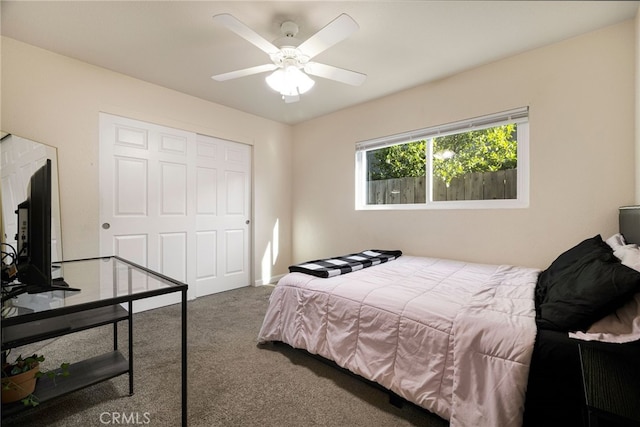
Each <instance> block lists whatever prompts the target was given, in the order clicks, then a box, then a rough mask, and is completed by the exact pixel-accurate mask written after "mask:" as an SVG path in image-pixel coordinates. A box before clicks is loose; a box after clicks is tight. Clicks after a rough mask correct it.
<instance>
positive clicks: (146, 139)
mask: <svg viewBox="0 0 640 427" xmlns="http://www.w3.org/2000/svg"><path fill="white" fill-rule="evenodd" d="M200 139H201V137H197V136H196V134H194V133H191V132H185V131H181V130H178V129H170V128H166V127H162V126H158V125H154V124H150V123H145V122H140V121H136V120H131V119H126V118H123V117H118V116H112V115H108V114H101V115H100V196H101V197H100V198H101V207H100V223H101V232H100V233H101V239H100V245H101V252H102V254H103V255H112V254H115V255H119V256H121V257H123V258H126V259H129V260H131V261H133V262H135V263H138V264H140V265H143V266H145V267H148V268H150V269H152V270H155V271H158V272H160V273H162V274H164V275H167V276H169V277H172V278H175V279H177V280H180V281H182V282H186V283H188V284H189V298H195V297H196V296H198V295H200V294H201V293H200V291H199V282H200V281H201V278H203V277H204V278H206V279H207V280H209V282H212V283H214V284H215V286H217V288H216V287H215V286H214V289H217V290H224V289H226V288H225V285H218V284H217V283H218V282H220V280H218V279H219V278H220V277H221V275H220V274H219V273H218V271H219V270H218V269H217V265H218V261H217V260H218V259H219V258H220V256H221V255H220V254H221V253H225V254H226V252H227V249H226V248H224V247H221V246H220V244H221V243H223V242H221V241H220V239H212V238H211V236H214V235H215V236H216V237H217V236H219V235H220V234H219V233H220V229H219V228H216V227H219V225H216V224H218V223H222V222H224V221H222V220H220V219H219V218H218V215H217V212H219V211H217V212H216V215H215V218H214V221H209V222H204V221H203V220H202V219H201V217H202V216H203V215H202V214H200V211H201V210H203V209H204V210H205V211H207V210H208V209H209V206H210V205H211V203H212V197H214V196H216V197H217V194H219V193H220V191H221V190H220V187H221V185H226V180H227V177H226V176H224V175H223V176H222V177H220V176H218V175H217V174H216V175H214V174H213V173H211V170H212V169H213V170H215V169H216V167H213V168H211V167H210V165H207V163H206V162H204V161H203V160H202V157H203V154H202V153H203V151H206V150H204V148H206V147H207V143H206V142H205V143H203V142H202V141H200ZM225 143H226V142H225ZM203 144H204V147H203V148H201V145H203ZM229 144H231V145H233V144H235V143H229ZM235 145H238V146H240V147H241V148H243V149H244V148H245V147H246V149H247V150H248V149H249V147H247V146H245V145H242V144H235ZM210 151H211V150H210ZM210 151H209V153H210ZM248 153H250V150H249V151H248ZM206 154H207V153H206V152H205V156H204V157H206ZM248 161H249V165H250V155H249V156H248ZM203 163H204V164H205V166H208V167H209V169H206V168H205V169H203V167H202V166H201V164H203ZM247 173H248V174H250V169H248V170H247ZM248 181H249V183H250V180H248ZM248 193H250V192H248ZM247 204H248V202H247ZM249 211H250V210H245V212H247V213H248V212H249ZM207 215H209V216H210V214H207ZM244 220H245V221H248V220H249V217H248V216H247V217H246V218H244ZM203 222H204V224H203ZM213 225H216V226H215V227H214V226H213ZM248 230H249V229H248V228H247V229H246V230H245V231H246V233H245V234H248ZM247 239H248V236H247ZM248 241H249V240H248ZM248 256H249V248H248V245H245V247H244V252H243V253H242V257H243V261H242V262H243V266H248V265H250V264H249V263H248ZM212 265H213V266H216V268H215V269H214V270H213V271H212V270H211V266H212ZM245 270H246V267H245ZM136 283H137V286H145V283H144V282H141V281H138V282H136ZM248 284H249V275H248V274H247V276H246V279H245V280H243V281H239V282H238V283H237V284H236V285H237V286H236V287H240V286H247V285H248ZM211 286H213V285H211ZM215 291H216V290H214V292H215ZM178 299H179V294H175V295H173V294H170V295H167V296H163V297H157V298H154V299H153V300H151V301H150V302H151V305H143V304H140V303H142V301H140V302H138V303H137V304H136V307H135V308H136V311H140V310H144V309H148V308H153V307H159V306H162V305H166V304H170V303H175V302H177V301H178ZM145 301H146V300H145Z"/></svg>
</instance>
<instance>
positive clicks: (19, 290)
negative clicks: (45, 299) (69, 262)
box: [2, 278, 80, 303]
mask: <svg viewBox="0 0 640 427" xmlns="http://www.w3.org/2000/svg"><path fill="white" fill-rule="evenodd" d="M10 286H11V288H12V289H11V290H10V291H8V292H3V293H2V302H3V303H4V302H5V301H8V300H10V299H11V298H15V297H17V296H19V295H22V294H40V293H43V292H53V291H67V292H80V289H78V288H72V287H71V286H69V284H67V283H66V282H65V281H64V279H62V278H59V279H54V280H53V284H52V285H48V286H40V285H27V284H15V285H10Z"/></svg>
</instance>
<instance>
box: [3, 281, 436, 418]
mask: <svg viewBox="0 0 640 427" xmlns="http://www.w3.org/2000/svg"><path fill="white" fill-rule="evenodd" d="M272 289H273V287H272V286H261V287H247V288H241V289H236V290H233V291H227V292H222V293H219V294H214V295H210V296H206V297H201V298H198V299H197V300H194V301H190V302H189V303H188V414H189V415H188V420H189V426H193V427H214V426H248V427H250V426H267V427H268V426H356V427H357V426H363V427H371V426H425V427H445V426H448V423H447V422H446V421H444V420H442V419H441V418H439V417H437V416H435V415H432V414H430V413H428V412H427V411H424V410H422V409H420V408H418V407H416V406H414V405H411V404H408V403H405V404H404V405H403V406H402V407H401V408H398V407H395V406H393V405H391V404H390V403H389V398H388V395H387V393H386V392H384V391H382V390H380V389H378V388H376V387H373V386H372V385H370V384H368V383H366V382H364V381H362V380H360V379H358V378H355V377H354V376H352V375H349V374H347V373H345V372H342V371H340V370H338V369H336V368H334V367H332V366H329V365H328V364H326V363H324V362H322V361H319V360H317V359H315V358H314V357H311V356H310V355H309V354H307V353H305V352H303V351H300V350H295V349H292V348H290V347H288V346H286V345H271V344H267V345H261V346H258V345H257V343H256V337H257V335H258V331H259V329H260V326H261V324H262V318H263V316H264V313H265V311H266V308H267V305H268V299H269V295H270V293H271V290H272ZM112 333H113V328H112V327H111V326H104V327H99V328H95V329H91V330H88V331H83V332H79V333H76V334H72V335H67V336H64V337H60V338H56V339H53V340H48V341H44V342H40V343H36V344H32V345H30V346H27V348H21V349H16V350H14V355H15V354H19V353H23V354H26V353H28V352H31V353H32V352H34V351H37V352H40V353H43V354H44V355H45V356H46V358H47V360H46V361H45V362H44V368H47V367H54V366H58V365H59V364H60V363H62V362H74V361H78V360H82V359H85V358H87V357H91V356H94V355H98V354H101V353H104V352H108V351H110V350H111V347H112ZM118 337H119V342H120V343H119V347H120V348H121V350H122V351H123V353H125V354H126V353H127V352H126V349H127V341H126V340H127V324H126V322H121V323H120V324H119V329H118ZM133 342H134V348H133V353H134V354H133V357H134V394H133V395H132V396H129V395H128V376H127V375H122V376H120V377H117V378H114V379H112V380H109V381H106V382H103V383H100V384H96V385H94V386H91V387H88V388H86V389H83V390H80V391H78V392H75V393H72V394H69V395H67V396H64V397H61V398H58V399H55V400H52V401H50V402H46V403H43V404H41V405H39V406H38V407H36V408H34V409H31V410H29V411H26V412H24V413H21V414H19V415H17V416H14V417H12V418H9V419H4V418H6V417H3V420H2V425H3V426H20V427H30V426H34V427H35V426H37V427H42V426H55V427H67V426H83V427H85V426H104V425H147V426H158V427H166V426H179V425H180V409H181V400H180V306H179V305H175V306H169V307H164V308H160V309H155V310H149V311H146V312H142V313H138V314H136V315H134V328H133Z"/></svg>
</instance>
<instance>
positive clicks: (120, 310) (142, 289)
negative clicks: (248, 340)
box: [2, 256, 188, 426]
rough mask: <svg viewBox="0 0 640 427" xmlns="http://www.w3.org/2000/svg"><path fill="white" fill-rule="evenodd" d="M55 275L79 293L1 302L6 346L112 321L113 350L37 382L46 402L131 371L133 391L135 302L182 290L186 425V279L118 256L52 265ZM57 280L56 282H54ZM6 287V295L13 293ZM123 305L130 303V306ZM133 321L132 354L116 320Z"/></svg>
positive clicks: (11, 409)
mask: <svg viewBox="0 0 640 427" xmlns="http://www.w3.org/2000/svg"><path fill="white" fill-rule="evenodd" d="M53 276H54V278H58V280H59V279H60V278H64V282H66V283H67V284H68V285H69V286H71V287H72V288H78V289H80V291H79V292H77V291H52V292H42V293H36V294H27V293H23V294H20V295H18V296H15V297H13V298H10V299H8V300H6V301H5V302H4V303H3V304H2V350H3V351H4V350H8V349H11V348H14V347H19V346H23V345H26V344H30V343H34V342H37V341H42V340H45V339H49V338H54V337H58V336H62V335H67V334H71V333H74V332H78V331H81V330H85V329H90V328H95V327H98V326H103V325H108V324H113V335H114V339H113V342H114V345H113V347H114V348H113V351H112V352H110V353H106V354H103V355H100V356H97V357H94V358H92V359H88V360H85V361H81V362H78V363H75V364H72V365H71V366H70V367H69V372H70V375H69V376H68V377H59V378H57V379H56V383H55V384H52V383H51V384H50V383H49V381H47V380H48V378H47V377H41V378H40V379H39V380H38V385H37V388H36V392H35V393H34V394H35V395H36V396H37V397H38V399H39V400H40V401H41V402H44V401H47V400H50V399H53V398H55V397H57V396H61V395H64V394H67V393H70V392H73V391H75V390H79V389H81V388H84V387H88V386H90V385H93V384H96V383H98V382H101V381H105V380H107V379H110V378H113V377H115V376H118V375H122V374H125V373H128V374H129V394H133V321H132V320H133V301H136V300H144V299H146V298H151V297H157V296H160V295H167V294H171V293H178V292H179V293H181V295H180V296H181V312H182V319H181V320H182V321H181V353H182V354H181V377H182V378H181V380H182V414H181V417H182V425H183V426H186V425H187V288H188V286H187V285H186V284H184V283H182V282H179V281H176V280H174V279H171V278H169V277H167V276H164V275H162V274H159V273H156V272H154V271H152V270H149V269H147V268H145V267H142V266H139V265H137V264H134V263H132V262H129V261H127V260H125V259H123V258H120V257H117V256H111V257H102V258H90V259H82V260H74V261H61V262H56V263H54V264H53ZM54 282H57V281H54ZM10 290H11V286H8V287H7V286H5V287H4V288H3V293H4V292H6V291H10ZM123 306H127V309H125V308H124V307H123ZM120 321H128V323H129V328H128V331H129V340H128V341H129V353H128V354H129V358H128V360H127V359H126V358H125V357H124V356H123V355H122V353H120V351H119V350H118V340H117V333H118V329H117V323H118V322H120ZM23 409H25V408H24V406H23V405H22V403H21V402H17V403H15V404H6V405H5V404H3V406H2V414H3V415H11V414H12V413H15V412H19V411H21V410H23Z"/></svg>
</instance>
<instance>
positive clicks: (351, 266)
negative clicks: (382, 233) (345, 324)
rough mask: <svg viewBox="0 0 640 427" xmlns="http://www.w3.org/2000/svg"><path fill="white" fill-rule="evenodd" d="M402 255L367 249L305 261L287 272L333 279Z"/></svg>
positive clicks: (394, 252) (396, 252) (398, 252)
mask: <svg viewBox="0 0 640 427" xmlns="http://www.w3.org/2000/svg"><path fill="white" fill-rule="evenodd" d="M400 255H402V251H397V250H396V251H383V250H379V249H369V250H367V251H362V252H358V253H355V254H350V255H344V256H339V257H335V258H326V259H318V260H314V261H307V262H305V263H302V264H297V265H292V266H289V272H290V273H293V272H298V273H305V274H311V275H312V276H316V277H322V278H327V277H333V276H338V275H340V274H346V273H351V272H352V271H356V270H362V269H363V268H366V267H371V266H373V265H378V264H382V263H384V262H387V261H391V260H394V259H396V258H398V257H399V256H400Z"/></svg>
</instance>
